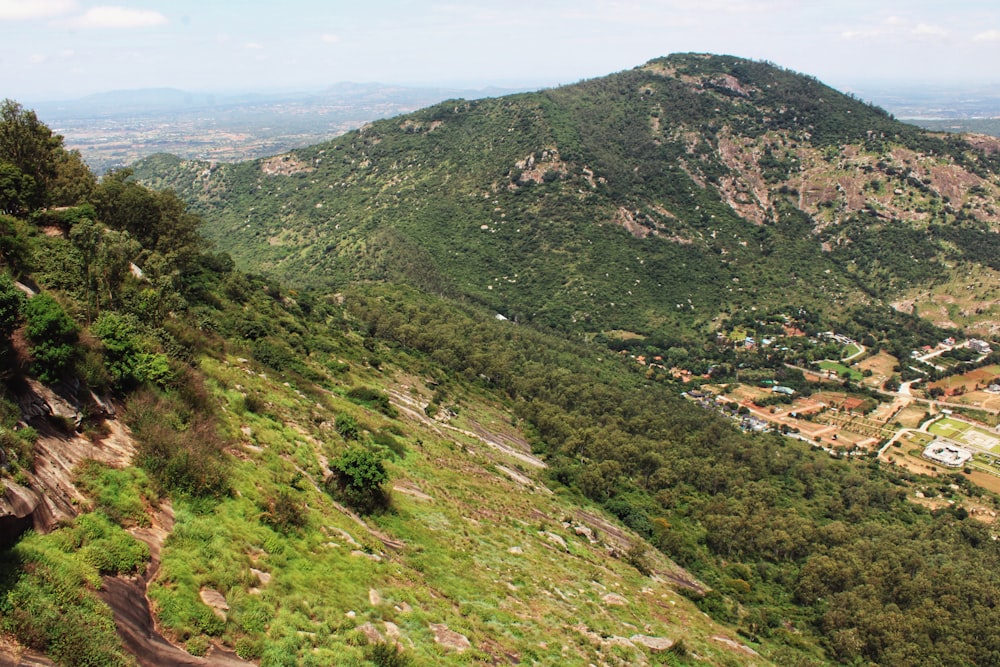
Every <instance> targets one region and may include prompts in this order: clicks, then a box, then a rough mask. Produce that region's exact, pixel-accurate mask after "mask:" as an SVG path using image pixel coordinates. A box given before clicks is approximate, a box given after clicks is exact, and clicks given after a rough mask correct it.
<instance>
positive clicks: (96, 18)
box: [74, 6, 170, 28]
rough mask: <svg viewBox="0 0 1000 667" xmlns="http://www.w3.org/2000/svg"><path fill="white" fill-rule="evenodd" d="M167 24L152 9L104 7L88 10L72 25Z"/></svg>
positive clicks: (97, 26) (144, 25)
mask: <svg viewBox="0 0 1000 667" xmlns="http://www.w3.org/2000/svg"><path fill="white" fill-rule="evenodd" d="M169 22H170V21H169V20H168V19H167V17H166V16H164V15H163V14H161V13H160V12H157V11H153V10H152V9H132V8H130V7H110V6H105V7H94V8H92V9H88V10H87V13H85V14H84V15H83V16H81V17H80V18H78V19H77V20H76V21H74V25H76V26H77V27H80V28H148V27H151V26H157V25H164V24H166V23H169Z"/></svg>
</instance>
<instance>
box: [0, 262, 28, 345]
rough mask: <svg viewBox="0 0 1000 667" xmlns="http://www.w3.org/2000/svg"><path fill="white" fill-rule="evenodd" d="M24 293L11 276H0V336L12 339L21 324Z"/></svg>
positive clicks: (4, 274)
mask: <svg viewBox="0 0 1000 667" xmlns="http://www.w3.org/2000/svg"><path fill="white" fill-rule="evenodd" d="M24 301H25V297H24V292H22V291H21V290H20V289H18V287H17V285H15V284H14V280H13V279H12V278H11V277H10V275H9V274H6V273H3V274H0V336H3V337H4V338H5V339H6V338H10V335H11V334H12V333H14V329H16V328H17V326H18V325H19V324H20V323H21V311H22V310H23V309H24Z"/></svg>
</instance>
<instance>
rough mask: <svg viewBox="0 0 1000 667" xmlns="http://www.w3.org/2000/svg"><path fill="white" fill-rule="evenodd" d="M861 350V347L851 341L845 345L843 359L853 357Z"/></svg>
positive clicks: (841, 355)
mask: <svg viewBox="0 0 1000 667" xmlns="http://www.w3.org/2000/svg"><path fill="white" fill-rule="evenodd" d="M860 351H861V347H860V346H859V345H857V344H855V343H851V344H850V345H847V346H845V347H844V351H843V352H841V353H840V358H841V359H848V358H850V357H853V356H854V355H855V354H857V353H858V352H860Z"/></svg>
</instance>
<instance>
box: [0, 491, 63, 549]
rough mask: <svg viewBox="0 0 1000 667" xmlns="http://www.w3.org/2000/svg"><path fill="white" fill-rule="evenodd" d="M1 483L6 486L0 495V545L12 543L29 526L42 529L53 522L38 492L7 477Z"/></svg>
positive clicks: (4, 545)
mask: <svg viewBox="0 0 1000 667" xmlns="http://www.w3.org/2000/svg"><path fill="white" fill-rule="evenodd" d="M3 484H4V485H5V487H6V488H5V489H4V493H3V496H2V497H0V546H3V547H7V546H10V545H12V544H14V542H16V541H17V538H18V537H20V536H21V533H23V532H24V531H26V530H28V529H29V528H34V529H35V530H44V529H45V528H46V527H47V526H49V525H51V524H52V523H53V521H54V520H53V518H52V516H51V512H50V511H49V507H48V505H46V504H45V502H43V500H44V499H43V498H42V495H41V494H40V493H38V492H37V491H33V490H32V489H29V488H27V487H24V486H21V485H20V484H17V483H16V482H14V481H12V480H9V479H8V480H4V481H3Z"/></svg>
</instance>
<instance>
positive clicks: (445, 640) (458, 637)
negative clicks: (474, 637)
mask: <svg viewBox="0 0 1000 667" xmlns="http://www.w3.org/2000/svg"><path fill="white" fill-rule="evenodd" d="M430 628H431V632H433V633H434V641H435V642H437V643H438V644H440V645H441V646H444V647H446V648H450V649H454V650H455V651H458V652H459V653H461V652H463V651H466V650H468V649H470V648H472V643H471V642H470V641H469V638H468V637H466V636H465V635H462V634H459V633H457V632H455V631H454V630H451V629H449V628H448V626H447V625H445V624H444V623H431V624H430Z"/></svg>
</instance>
